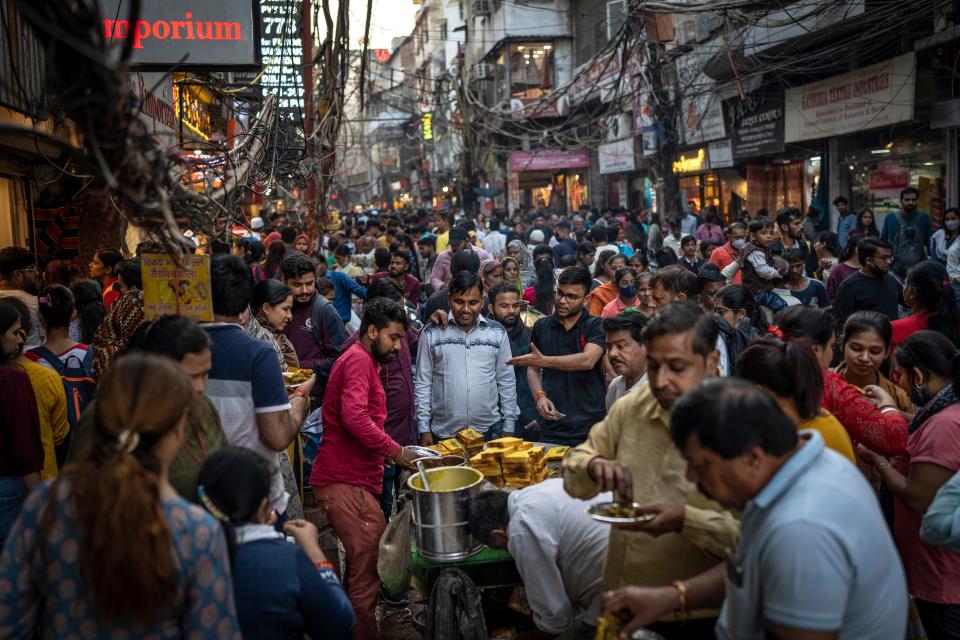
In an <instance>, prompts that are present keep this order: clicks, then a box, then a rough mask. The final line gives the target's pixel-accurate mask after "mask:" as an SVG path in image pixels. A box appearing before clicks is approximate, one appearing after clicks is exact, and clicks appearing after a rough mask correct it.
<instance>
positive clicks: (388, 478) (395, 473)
mask: <svg viewBox="0 0 960 640" xmlns="http://www.w3.org/2000/svg"><path fill="white" fill-rule="evenodd" d="M394 493H396V494H397V495H399V494H400V471H399V469H397V465H395V464H392V463H389V462H388V463H386V464H384V465H383V490H382V491H381V493H380V509H381V510H383V516H384V517H385V518H386V519H387V520H389V519H390V515H391V514H392V513H393V498H394Z"/></svg>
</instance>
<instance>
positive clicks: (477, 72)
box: [473, 62, 493, 80]
mask: <svg viewBox="0 0 960 640" xmlns="http://www.w3.org/2000/svg"><path fill="white" fill-rule="evenodd" d="M473 77H474V79H476V80H487V79H488V78H492V77H493V65H492V64H490V63H489V62H478V63H477V64H475V65H473Z"/></svg>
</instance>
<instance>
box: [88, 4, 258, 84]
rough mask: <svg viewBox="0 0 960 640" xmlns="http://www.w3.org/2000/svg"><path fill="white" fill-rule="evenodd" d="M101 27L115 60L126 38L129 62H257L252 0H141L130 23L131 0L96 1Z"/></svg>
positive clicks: (182, 65) (207, 64)
mask: <svg viewBox="0 0 960 640" xmlns="http://www.w3.org/2000/svg"><path fill="white" fill-rule="evenodd" d="M98 4H99V6H100V15H102V16H103V19H102V20H101V21H100V30H101V34H102V35H103V38H104V41H105V42H106V44H107V46H108V47H110V48H111V49H112V52H111V53H112V54H113V55H114V56H116V57H117V58H119V55H120V51H121V50H122V49H123V46H124V44H125V43H126V42H127V41H128V40H129V41H131V43H130V47H131V49H130V50H131V56H130V62H131V63H132V64H133V65H153V66H172V65H177V66H178V68H180V69H183V68H190V67H211V66H214V67H215V66H221V67H244V66H248V67H249V66H254V65H258V64H259V63H260V55H259V53H260V52H259V47H258V45H257V43H258V39H259V29H258V28H257V27H258V26H259V25H257V23H256V21H255V20H254V17H255V14H256V11H255V6H254V2H252V1H247V2H237V1H236V0H204V1H203V2H197V1H196V0H164V1H163V2H142V3H140V14H139V15H138V16H137V17H136V19H135V20H134V21H133V22H132V23H131V21H130V16H129V12H130V3H129V2H124V0H99V3H98Z"/></svg>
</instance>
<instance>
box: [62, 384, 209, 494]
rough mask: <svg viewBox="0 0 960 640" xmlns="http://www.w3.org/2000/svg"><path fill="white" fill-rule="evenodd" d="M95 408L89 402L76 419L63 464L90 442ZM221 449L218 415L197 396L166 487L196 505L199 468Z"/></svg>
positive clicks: (72, 460)
mask: <svg viewBox="0 0 960 640" xmlns="http://www.w3.org/2000/svg"><path fill="white" fill-rule="evenodd" d="M95 405H96V401H92V402H90V404H88V405H87V408H86V409H84V411H83V414H81V416H80V421H79V422H78V423H77V428H76V429H74V432H73V437H72V439H71V441H70V450H69V452H68V453H67V462H76V460H77V458H78V457H79V455H78V454H79V453H80V452H81V451H82V450H83V447H84V446H86V444H87V442H88V441H89V439H90V434H91V430H92V429H93V411H94V407H95ZM225 446H227V437H226V436H225V435H223V427H222V426H221V424H220V416H219V415H217V410H216V408H215V407H214V406H213V403H211V402H210V400H209V399H208V398H207V396H205V395H201V396H200V397H199V398H197V401H196V402H195V403H194V404H193V405H192V406H191V408H190V412H189V413H188V414H187V433H186V441H185V442H184V443H183V448H181V449H180V452H179V453H177V457H176V458H174V460H173V463H172V464H171V465H170V484H172V485H173V488H174V489H176V490H177V493H179V494H180V495H181V496H183V497H184V498H186V499H187V500H190V501H191V502H197V476H199V475H200V466H201V465H202V464H203V461H204V460H206V459H207V458H208V457H209V456H210V455H211V454H212V453H213V452H214V451H217V450H219V449H222V448H223V447H225Z"/></svg>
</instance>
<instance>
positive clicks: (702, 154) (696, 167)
mask: <svg viewBox="0 0 960 640" xmlns="http://www.w3.org/2000/svg"><path fill="white" fill-rule="evenodd" d="M709 168H710V164H709V160H708V158H707V150H706V149H704V148H703V147H700V148H699V149H695V150H693V151H687V152H686V153H681V154H680V157H678V158H677V159H676V160H674V161H673V172H674V173H696V172H697V171H703V170H705V169H709Z"/></svg>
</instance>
